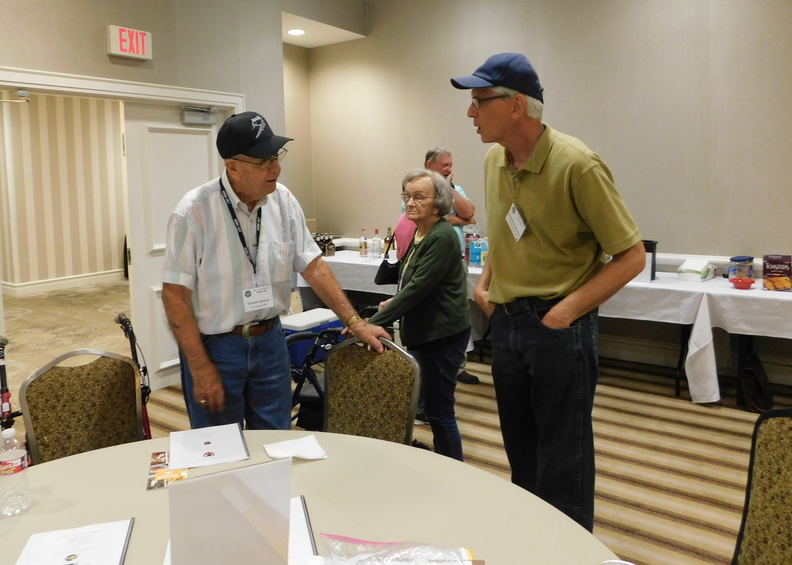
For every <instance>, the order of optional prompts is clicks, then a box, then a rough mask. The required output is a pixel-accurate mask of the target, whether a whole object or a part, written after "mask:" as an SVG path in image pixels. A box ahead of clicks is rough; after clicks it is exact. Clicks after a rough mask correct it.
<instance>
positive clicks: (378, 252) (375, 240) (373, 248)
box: [368, 229, 382, 259]
mask: <svg viewBox="0 0 792 565" xmlns="http://www.w3.org/2000/svg"><path fill="white" fill-rule="evenodd" d="M368 254H369V257H370V258H372V259H379V258H380V257H382V238H381V237H380V234H379V230H378V229H375V230H374V237H372V238H371V241H370V242H369V251H368Z"/></svg>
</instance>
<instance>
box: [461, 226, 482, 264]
mask: <svg viewBox="0 0 792 565" xmlns="http://www.w3.org/2000/svg"><path fill="white" fill-rule="evenodd" d="M462 233H463V235H464V236H465V261H466V262H468V263H469V262H470V249H471V248H470V242H471V241H473V240H474V239H478V237H479V234H478V230H477V229H476V226H475V225H474V224H467V225H466V226H463V227H462Z"/></svg>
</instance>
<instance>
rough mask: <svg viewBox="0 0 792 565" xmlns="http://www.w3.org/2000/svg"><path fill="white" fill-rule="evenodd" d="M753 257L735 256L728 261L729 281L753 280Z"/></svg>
mask: <svg viewBox="0 0 792 565" xmlns="http://www.w3.org/2000/svg"><path fill="white" fill-rule="evenodd" d="M753 260H754V258H753V257H750V256H748V255H736V256H734V257H731V258H730V259H729V279H752V278H754V264H753Z"/></svg>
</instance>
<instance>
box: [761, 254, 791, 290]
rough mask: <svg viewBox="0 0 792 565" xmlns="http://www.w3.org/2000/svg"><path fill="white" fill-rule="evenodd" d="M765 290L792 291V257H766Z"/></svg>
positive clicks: (764, 270) (764, 267) (763, 269)
mask: <svg viewBox="0 0 792 565" xmlns="http://www.w3.org/2000/svg"><path fill="white" fill-rule="evenodd" d="M762 273H763V276H764V286H763V288H764V290H785V291H787V292H789V291H792V280H791V279H792V255H765V256H764V264H763V266H762Z"/></svg>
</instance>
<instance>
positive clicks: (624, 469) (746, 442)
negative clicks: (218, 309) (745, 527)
mask: <svg viewBox="0 0 792 565" xmlns="http://www.w3.org/2000/svg"><path fill="white" fill-rule="evenodd" d="M126 292H127V288H126V283H119V284H115V285H103V286H102V287H97V288H91V289H80V290H73V291H64V292H60V293H50V294H49V295H40V296H37V297H31V298H22V299H6V300H5V309H6V337H7V338H8V339H9V341H10V342H11V343H10V345H9V347H8V348H7V351H6V353H7V358H8V363H7V364H8V370H9V375H10V377H11V378H10V381H11V383H12V386H11V389H12V393H14V394H16V389H15V387H17V388H18V386H19V383H21V381H22V380H23V379H24V377H25V376H26V375H27V374H28V373H29V372H31V371H33V370H35V369H36V368H38V367H39V366H40V365H41V364H43V363H44V362H46V361H48V360H49V359H51V358H53V357H55V356H56V355H57V354H59V353H61V352H64V351H68V350H70V349H75V348H78V347H101V348H104V349H108V350H111V351H115V352H117V353H122V354H125V355H128V354H129V346H128V343H127V342H126V340H125V338H124V336H123V332H122V331H121V330H120V328H119V327H118V326H117V325H116V324H115V323H114V322H113V318H114V317H115V314H116V313H118V312H122V311H126V310H128V307H129V306H128V304H129V302H128V300H129V298H128V296H127V295H126ZM144 353H145V352H144ZM475 358H477V356H476V357H475ZM486 361H487V359H486V358H485V362H484V363H474V362H469V363H468V370H469V371H470V372H471V373H474V374H476V375H478V376H479V378H480V379H481V384H478V385H464V384H460V385H459V387H458V388H457V416H458V420H459V425H460V429H461V431H462V435H463V449H464V452H465V457H466V461H467V462H468V463H469V464H471V465H476V466H478V467H481V468H483V469H485V470H487V471H489V472H492V473H495V474H497V475H499V476H501V477H503V478H504V479H506V480H508V476H509V468H508V464H507V462H506V456H505V454H504V452H503V445H502V440H501V437H500V429H499V425H498V416H497V409H496V406H495V394H494V389H493V386H492V376H491V373H490V366H489V364H488V363H487V362H486ZM673 386H674V381H673V378H672V373H671V370H670V369H664V368H658V367H646V366H644V367H637V366H634V365H628V364H624V363H617V362H610V361H608V360H603V367H602V370H601V378H600V384H599V386H598V388H597V396H596V399H595V408H594V425H595V433H596V453H597V500H596V516H595V530H594V533H595V535H596V536H597V537H598V538H599V539H600V540H601V541H602V542H603V543H605V544H606V545H607V546H608V547H610V548H611V549H612V550H613V551H614V552H615V553H616V554H618V555H619V556H620V557H621V558H622V559H626V560H629V561H632V562H634V563H635V564H636V565H666V564H675V565H698V564H726V563H730V562H731V556H732V552H733V549H734V542H735V539H736V536H737V531H738V528H739V525H740V519H741V516H742V506H743V498H744V491H745V480H746V473H747V468H748V458H749V452H750V445H751V432H752V429H753V423H754V421H755V420H756V414H752V413H749V412H746V411H744V410H741V409H738V408H737V407H736V405H735V404H736V403H735V390H734V389H733V388H730V387H729V386H724V387H723V390H722V393H723V397H724V399H723V401H722V403H721V404H719V405H707V406H702V405H696V404H693V403H691V402H690V400H689V395H688V394H687V390H685V389H683V394H682V397H681V398H676V397H674V391H673ZM788 392H789V391H788V390H786V389H780V388H779V389H776V406H792V397H790V395H789V393H788ZM14 399H16V396H14ZM14 399H12V400H14ZM16 407H17V408H18V404H17V405H16ZM148 412H149V417H150V419H151V424H152V433H153V435H154V436H155V437H162V436H165V435H167V434H168V433H170V432H171V431H175V430H182V429H186V427H187V426H188V421H187V416H186V412H185V408H184V401H183V399H182V396H181V391H180V390H179V389H178V387H171V388H167V389H162V390H159V391H156V392H155V393H153V394H152V397H151V400H150V402H149V405H148ZM18 422H19V424H21V420H18ZM19 424H18V425H17V428H18V429H19V428H21V426H20V425H19ZM415 438H416V439H418V440H420V441H422V442H424V443H427V444H431V439H432V438H431V432H430V430H429V429H428V426H417V427H416V430H415ZM490 524H492V521H491V519H489V518H486V517H482V527H497V526H496V525H492V526H490Z"/></svg>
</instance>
